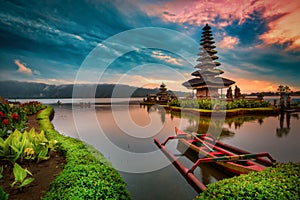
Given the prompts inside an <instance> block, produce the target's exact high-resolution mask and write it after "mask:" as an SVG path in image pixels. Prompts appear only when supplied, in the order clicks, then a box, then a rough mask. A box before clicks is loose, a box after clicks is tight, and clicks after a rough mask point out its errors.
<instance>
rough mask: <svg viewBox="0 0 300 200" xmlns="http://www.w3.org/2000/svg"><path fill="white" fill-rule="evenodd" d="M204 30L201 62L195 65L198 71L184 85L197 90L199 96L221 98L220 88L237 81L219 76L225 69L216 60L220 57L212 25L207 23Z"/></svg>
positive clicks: (200, 54) (200, 55)
mask: <svg viewBox="0 0 300 200" xmlns="http://www.w3.org/2000/svg"><path fill="white" fill-rule="evenodd" d="M202 30H203V32H202V36H201V40H200V48H199V49H200V52H199V53H198V55H199V58H198V59H197V61H199V63H198V64H196V66H195V68H197V71H195V72H193V73H192V74H191V75H192V76H195V77H196V78H193V79H190V80H188V81H186V82H184V83H183V84H182V85H183V86H185V87H187V88H189V89H193V90H196V97H197V98H219V92H218V90H219V89H221V90H222V89H223V88H227V87H229V86H230V85H232V84H234V83H235V82H234V81H232V80H229V79H226V78H222V77H219V75H220V74H223V73H224V71H223V70H220V69H218V68H217V67H218V66H220V65H221V63H220V62H217V61H216V60H217V59H218V58H219V57H218V56H216V54H217V51H216V50H214V49H215V48H216V46H215V45H213V44H214V43H215V42H214V38H213V35H212V32H211V27H210V26H209V25H208V24H206V26H205V27H204V28H203V29H202Z"/></svg>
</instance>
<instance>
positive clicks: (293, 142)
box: [53, 104, 300, 199]
mask: <svg viewBox="0 0 300 200" xmlns="http://www.w3.org/2000/svg"><path fill="white" fill-rule="evenodd" d="M54 109H55V118H54V120H53V124H54V126H55V128H56V129H57V130H58V131H59V132H61V133H62V134H64V135H68V136H71V137H76V138H80V139H81V140H83V141H86V142H87V143H89V144H92V145H93V146H95V147H96V148H97V149H98V150H99V151H100V152H101V153H103V154H104V156H105V157H106V158H107V159H109V160H110V161H111V163H112V165H113V166H114V167H115V168H116V169H117V170H118V171H119V172H120V174H121V175H122V177H123V179H124V180H125V181H126V182H127V184H128V185H127V189H128V190H129V192H130V193H131V196H132V198H133V199H193V198H194V197H195V196H196V195H197V193H196V192H195V191H194V189H193V188H192V187H191V186H190V185H189V184H188V183H187V181H186V180H185V179H184V178H183V177H182V175H181V174H180V173H179V172H178V171H177V170H176V168H175V167H174V166H173V165H172V164H171V163H170V162H169V161H168V159H167V158H166V157H165V155H164V154H163V153H162V152H161V151H160V150H159V149H158V148H157V146H156V145H155V144H154V143H153V139H154V138H158V139H159V140H160V141H164V140H165V139H166V138H167V137H168V136H173V135H174V134H175V132H174V128H175V127H179V128H180V129H182V130H185V131H190V132H191V131H194V132H200V133H202V132H206V131H207V130H209V132H213V134H214V135H217V136H220V140H221V141H223V142H226V143H229V144H232V145H235V146H237V147H240V148H242V149H245V150H248V151H251V152H253V153H258V152H269V153H270V154H271V155H272V156H273V157H274V158H275V159H276V160H277V161H279V162H289V161H295V162H299V161H300V155H299V153H298V152H299V150H300V147H299V140H300V133H299V130H300V123H299V122H300V113H289V114H285V115H281V116H280V115H279V116H269V117H265V116H241V117H234V118H228V119H221V118H212V119H211V118H205V117H199V116H195V115H191V114H183V113H172V112H169V111H166V110H164V109H163V108H162V107H160V106H157V105H156V106H152V107H147V106H140V105H124V104H115V105H113V106H110V105H90V106H89V105H79V104H78V105H76V106H73V107H72V106H71V105H61V106H57V105H54ZM167 148H168V149H169V150H170V151H171V152H173V153H174V154H175V155H176V156H178V159H180V161H181V162H182V163H184V164H185V165H186V166H187V167H190V166H192V162H191V161H190V160H189V158H187V157H186V156H183V155H182V152H180V151H179V150H178V149H177V141H175V140H174V141H171V142H170V143H168V145H167ZM195 175H196V176H197V177H198V178H199V179H200V180H201V181H202V182H204V184H209V183H212V182H215V181H217V180H219V179H222V178H226V177H228V176H227V175H226V174H224V173H223V172H222V171H219V170H217V169H215V168H213V167H211V166H208V165H201V166H200V167H198V168H197V170H196V171H195Z"/></svg>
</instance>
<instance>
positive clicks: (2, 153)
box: [0, 129, 57, 163]
mask: <svg viewBox="0 0 300 200" xmlns="http://www.w3.org/2000/svg"><path fill="white" fill-rule="evenodd" d="M56 146H57V141H56V140H48V139H47V138H46V136H45V134H44V131H41V132H40V133H36V132H35V130H34V129H31V130H30V131H29V132H27V131H25V132H24V133H21V132H20V131H18V130H15V131H14V133H13V134H11V135H10V136H9V137H8V138H6V139H5V140H3V139H2V138H0V159H3V160H8V161H10V162H12V163H15V162H17V161H20V162H23V161H24V160H28V161H34V160H36V161H37V162H40V161H42V160H47V159H49V153H50V151H51V150H55V148H56Z"/></svg>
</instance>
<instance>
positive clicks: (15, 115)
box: [11, 113, 19, 120]
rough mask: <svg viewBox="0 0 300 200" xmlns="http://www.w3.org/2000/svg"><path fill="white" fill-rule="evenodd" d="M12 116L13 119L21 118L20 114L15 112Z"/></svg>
mask: <svg viewBox="0 0 300 200" xmlns="http://www.w3.org/2000/svg"><path fill="white" fill-rule="evenodd" d="M11 118H12V119H13V120H18V119H19V115H18V114H17V113H13V114H12V115H11Z"/></svg>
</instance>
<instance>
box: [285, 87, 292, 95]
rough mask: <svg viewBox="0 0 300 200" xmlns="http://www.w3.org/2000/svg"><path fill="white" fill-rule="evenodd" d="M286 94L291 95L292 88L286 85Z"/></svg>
mask: <svg viewBox="0 0 300 200" xmlns="http://www.w3.org/2000/svg"><path fill="white" fill-rule="evenodd" d="M284 92H285V93H287V94H289V93H290V92H291V88H290V87H289V86H287V85H286V86H285V87H284Z"/></svg>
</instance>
